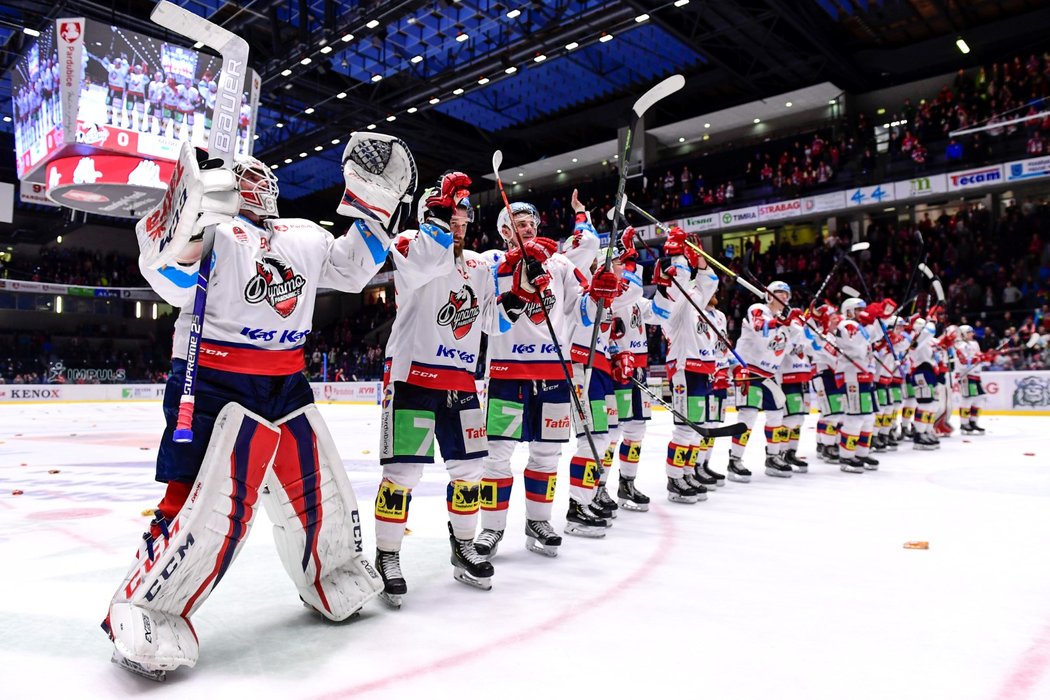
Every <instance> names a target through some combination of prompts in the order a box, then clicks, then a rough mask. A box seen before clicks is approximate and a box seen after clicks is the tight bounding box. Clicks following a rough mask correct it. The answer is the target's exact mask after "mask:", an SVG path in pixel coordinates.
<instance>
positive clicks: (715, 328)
mask: <svg viewBox="0 0 1050 700" xmlns="http://www.w3.org/2000/svg"><path fill="white" fill-rule="evenodd" d="M628 204H629V203H628ZM611 213H614V212H611ZM638 240H639V241H641V244H642V246H643V247H644V248H645V249H646V250H647V251H649V253H650V254H651V255H652V256H653V257H656V258H659V256H658V255H656V253H655V251H653V249H652V248H651V247H650V246H649V244H648V243H647V242H646V240H645V239H644V238H642V237H641V236H638ZM686 245H690V246H692V244H691V243H689V241H686ZM692 247H693V249H694V250H699V251H700V252H701V253H702V252H703V249H702V248H699V247H697V246H692ZM705 257H706V256H705ZM658 264H659V263H658ZM669 277H670V280H671V283H672V284H673V285H674V286H675V288H676V289H678V291H679V292H680V293H681V294H682V296H683V297H685V299H686V301H688V302H689V305H690V306H692V307H693V308H694V309H696V313H697V314H699V315H700V317H701V318H704V319H707V318H708V316H707V314H706V313H704V310H703V309H701V308H700V305H699V304H697V303H696V300H695V299H693V297H692V295H691V294H689V293H688V292H687V291H685V287H683V286H682V283H681V282H679V281H678V278H677V277H675V276H674V275H670V276H669ZM707 327H708V328H710V329H711V330H712V331H713V332H714V334H715V335H716V336H717V337H718V339H719V340H721V341H722V342H723V343H725V346H726V349H728V350H729V353H730V354H731V355H732V356H733V357H734V358H735V359H736V361H737V362H739V363H740V366H741V367H743V368H744V369H745V370H746V369H747V363H746V362H744V359H743V358H742V357H740V355H737V354H736V350H734V349H733V344H732V343H731V342H730V340H729V338H728V337H727V336H726V335H725V334H724V333H723V332H722V331H721V330H720V329H719V328H718V326H716V325H715V324H714V323H708V324H707Z"/></svg>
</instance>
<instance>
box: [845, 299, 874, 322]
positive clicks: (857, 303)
mask: <svg viewBox="0 0 1050 700" xmlns="http://www.w3.org/2000/svg"><path fill="white" fill-rule="evenodd" d="M867 306H868V303H867V302H866V301H864V300H863V299H857V298H850V299H847V300H846V301H844V302H842V306H841V307H840V308H839V311H840V313H842V315H843V317H845V318H856V317H857V312H858V311H860V310H861V309H865V308H867Z"/></svg>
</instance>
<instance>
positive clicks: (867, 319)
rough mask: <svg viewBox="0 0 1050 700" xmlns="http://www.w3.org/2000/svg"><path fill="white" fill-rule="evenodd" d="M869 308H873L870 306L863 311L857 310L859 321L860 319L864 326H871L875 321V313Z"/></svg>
mask: <svg viewBox="0 0 1050 700" xmlns="http://www.w3.org/2000/svg"><path fill="white" fill-rule="evenodd" d="M869 309H871V307H870V306H869V307H867V308H866V309H864V310H863V311H858V312H857V321H859V322H860V324H861V325H862V326H870V325H871V324H873V323H875V318H876V316H875V314H873V313H871V311H870V310H869Z"/></svg>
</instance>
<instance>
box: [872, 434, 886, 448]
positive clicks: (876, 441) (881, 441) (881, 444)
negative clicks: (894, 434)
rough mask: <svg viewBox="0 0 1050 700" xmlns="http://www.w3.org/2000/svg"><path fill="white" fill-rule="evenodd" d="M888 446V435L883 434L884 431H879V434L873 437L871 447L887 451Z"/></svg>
mask: <svg viewBox="0 0 1050 700" xmlns="http://www.w3.org/2000/svg"><path fill="white" fill-rule="evenodd" d="M886 447H887V444H886V436H885V435H883V434H882V433H879V434H878V435H874V436H873V437H872V438H871V449H873V450H874V451H876V452H885V451H886Z"/></svg>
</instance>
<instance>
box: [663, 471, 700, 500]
mask: <svg viewBox="0 0 1050 700" xmlns="http://www.w3.org/2000/svg"><path fill="white" fill-rule="evenodd" d="M705 490H706V489H705ZM704 498H705V499H706V498H707V494H706V493H705V494H704ZM667 500H669V501H670V502H671V503H696V502H697V501H699V500H700V492H699V491H697V490H696V489H695V488H693V487H692V486H690V485H689V482H688V481H686V480H685V479H676V478H674V477H673V476H669V477H667Z"/></svg>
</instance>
